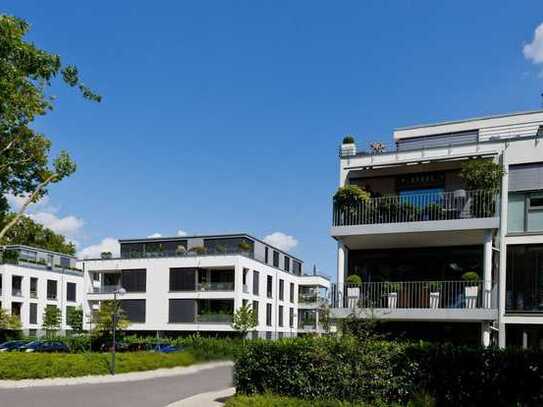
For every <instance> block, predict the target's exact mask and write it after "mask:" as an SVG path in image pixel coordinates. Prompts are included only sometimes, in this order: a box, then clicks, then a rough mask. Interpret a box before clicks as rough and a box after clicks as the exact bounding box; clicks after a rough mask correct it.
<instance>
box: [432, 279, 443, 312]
mask: <svg viewBox="0 0 543 407" xmlns="http://www.w3.org/2000/svg"><path fill="white" fill-rule="evenodd" d="M442 284H443V283H442V282H441V281H432V282H431V283H430V308H432V309H437V308H439V296H440V294H441V286H442Z"/></svg>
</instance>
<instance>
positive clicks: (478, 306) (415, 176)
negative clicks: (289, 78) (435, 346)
mask: <svg viewBox="0 0 543 407" xmlns="http://www.w3.org/2000/svg"><path fill="white" fill-rule="evenodd" d="M394 141H395V145H394V146H392V147H388V146H385V145H382V144H374V145H372V146H370V147H369V149H368V150H364V149H360V146H354V145H343V146H342V151H341V153H340V179H339V186H340V187H342V186H345V185H349V184H352V185H358V186H360V187H361V188H363V189H365V190H366V191H368V192H370V194H371V197H370V199H369V200H368V201H367V202H365V203H364V204H361V205H359V206H357V207H355V208H348V209H346V208H340V207H334V213H333V226H332V230H331V235H332V236H333V237H334V238H335V239H336V240H337V242H338V249H337V259H338V272H337V286H336V287H335V289H334V290H333V297H334V301H333V307H334V308H333V315H334V316H335V317H337V318H342V317H344V316H345V315H348V314H351V313H352V311H353V309H356V310H358V311H360V313H361V315H370V314H371V315H373V316H376V317H378V318H382V319H383V320H388V321H391V322H393V323H392V324H391V325H390V327H392V328H394V327H396V328H397V329H398V331H402V332H404V333H405V332H408V333H409V332H410V333H411V334H413V336H417V334H421V335H420V336H422V337H426V338H430V339H431V338H438V339H444V338H449V339H450V340H453V341H454V340H458V341H462V340H468V339H469V340H470V341H471V342H474V341H480V343H482V344H483V345H485V346H488V345H490V344H492V343H494V344H498V345H499V346H501V347H505V346H506V345H512V346H522V347H525V348H529V347H531V348H543V111H532V112H525V113H517V114H508V115H501V116H492V117H483V118H476V119H469V120H461V121H456V122H446V123H437V124H431V125H423V126H415V127H410V128H403V129H398V130H396V131H394ZM473 159H486V160H492V161H494V162H496V163H498V164H499V165H500V166H502V167H503V170H504V174H505V175H504V177H503V179H502V182H501V185H500V187H499V190H498V191H489V190H469V188H467V187H466V185H465V182H464V179H463V178H462V176H461V175H460V171H461V169H462V166H463V164H464V163H465V162H466V161H468V160H473ZM466 272H472V273H476V275H477V276H478V278H477V280H476V281H466V280H464V279H463V278H462V277H463V276H465V273H466ZM352 274H356V275H358V276H359V277H361V279H362V281H363V283H362V285H361V286H356V287H355V286H349V285H348V284H346V281H347V278H348V276H349V275H352ZM472 275H473V274H472Z"/></svg>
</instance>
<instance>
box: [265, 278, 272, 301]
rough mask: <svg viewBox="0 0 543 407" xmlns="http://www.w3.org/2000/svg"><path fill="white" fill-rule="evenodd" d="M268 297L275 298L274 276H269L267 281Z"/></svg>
mask: <svg viewBox="0 0 543 407" xmlns="http://www.w3.org/2000/svg"><path fill="white" fill-rule="evenodd" d="M266 295H267V296H268V298H272V297H273V277H272V276H268V278H267V280H266Z"/></svg>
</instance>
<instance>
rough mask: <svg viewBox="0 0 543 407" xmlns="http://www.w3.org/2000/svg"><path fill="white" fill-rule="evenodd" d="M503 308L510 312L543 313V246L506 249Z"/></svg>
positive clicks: (513, 246) (516, 246)
mask: <svg viewBox="0 0 543 407" xmlns="http://www.w3.org/2000/svg"><path fill="white" fill-rule="evenodd" d="M506 287H507V288H506V296H505V306H506V309H507V311H512V312H515V311H516V312H543V245H510V246H508V247H507V285H506Z"/></svg>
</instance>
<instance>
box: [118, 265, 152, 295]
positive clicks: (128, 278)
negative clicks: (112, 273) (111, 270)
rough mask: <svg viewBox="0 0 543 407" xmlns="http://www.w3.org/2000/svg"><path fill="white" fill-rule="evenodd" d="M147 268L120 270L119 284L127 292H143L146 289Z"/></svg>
mask: <svg viewBox="0 0 543 407" xmlns="http://www.w3.org/2000/svg"><path fill="white" fill-rule="evenodd" d="M146 282H147V270H145V269H135V270H123V271H122V272H121V286H122V287H123V288H124V289H125V290H126V291H127V292H139V293H144V292H145V290H146Z"/></svg>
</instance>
